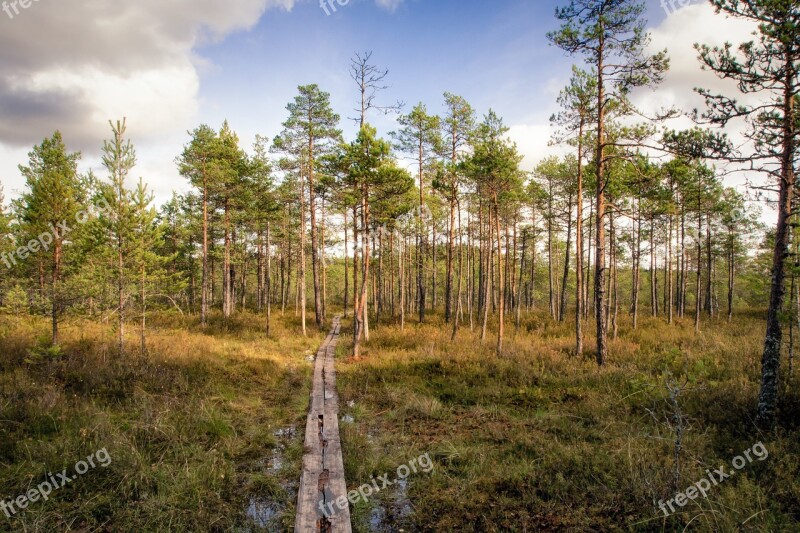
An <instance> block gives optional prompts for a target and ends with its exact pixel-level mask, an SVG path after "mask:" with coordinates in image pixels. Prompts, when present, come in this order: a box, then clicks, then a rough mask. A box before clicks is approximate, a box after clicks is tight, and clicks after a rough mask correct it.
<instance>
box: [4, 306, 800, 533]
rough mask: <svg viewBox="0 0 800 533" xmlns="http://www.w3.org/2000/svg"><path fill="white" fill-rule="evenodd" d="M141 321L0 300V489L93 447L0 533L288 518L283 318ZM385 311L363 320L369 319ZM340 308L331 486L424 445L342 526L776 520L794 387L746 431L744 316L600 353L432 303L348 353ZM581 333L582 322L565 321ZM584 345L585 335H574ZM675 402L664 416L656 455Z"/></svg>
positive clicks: (670, 525) (792, 472)
mask: <svg viewBox="0 0 800 533" xmlns="http://www.w3.org/2000/svg"><path fill="white" fill-rule="evenodd" d="M262 321H263V320H262V318H261V317H258V316H256V315H253V314H249V313H243V314H240V315H237V316H236V317H235V318H234V319H233V320H231V321H228V322H227V323H225V322H223V321H222V320H221V319H220V317H219V316H216V315H215V316H214V317H213V318H212V321H211V323H210V324H209V326H208V327H207V328H206V329H205V330H203V329H201V328H200V327H199V325H198V324H197V322H196V319H194V318H189V317H182V316H180V315H177V314H174V313H162V314H158V315H154V316H153V317H152V319H151V321H150V323H151V324H153V328H154V329H153V330H152V331H151V332H150V337H149V347H150V351H149V353H148V355H147V356H145V357H141V356H139V355H137V354H136V343H135V339H134V338H131V345H130V350H131V351H130V353H129V354H126V355H124V356H122V357H119V356H117V355H116V354H115V345H116V341H115V337H114V331H113V328H112V327H110V326H109V325H102V324H96V323H92V322H88V321H83V320H77V319H76V320H73V321H72V322H70V323H69V324H66V325H65V328H64V342H63V346H62V349H61V350H59V351H52V350H47V349H46V348H44V346H46V335H47V332H48V324H47V322H46V321H43V320H39V319H33V318H30V317H13V316H7V315H0V487H2V491H1V492H0V498H3V499H5V500H6V501H8V500H10V499H12V498H16V497H17V495H21V494H24V493H26V492H27V491H28V490H29V489H30V488H32V487H35V486H36V485H37V484H39V483H41V482H42V481H44V480H45V479H46V477H45V476H46V474H47V473H48V472H61V471H62V470H63V469H64V468H68V469H70V471H71V469H72V468H73V465H74V464H75V463H76V462H77V461H78V460H80V459H83V458H86V457H87V456H89V455H90V454H92V453H94V452H96V451H97V450H101V449H106V450H107V451H108V453H109V455H110V456H111V459H112V462H111V465H110V466H108V468H95V469H92V470H90V471H89V472H87V473H86V474H85V475H83V476H81V477H79V478H77V479H76V480H75V481H74V482H73V483H70V484H69V485H68V486H66V487H64V488H62V489H60V490H57V491H54V492H53V493H52V494H51V495H50V499H49V500H48V501H46V502H43V501H39V502H36V503H32V504H31V505H30V506H29V507H28V508H27V509H25V510H24V511H21V512H19V513H18V514H17V515H15V516H14V517H12V518H11V519H7V518H6V517H5V516H0V531H32V532H36V531H54V530H55V531H147V532H150V531H156V532H158V531H220V532H221V531H226V532H227V531H230V532H242V533H243V532H246V531H259V530H267V531H291V528H292V524H293V521H294V506H295V499H296V493H295V491H296V488H297V482H298V480H299V475H300V469H301V456H302V440H303V435H302V432H303V428H304V423H305V417H306V413H307V408H308V393H309V387H310V383H311V371H312V365H311V362H310V361H308V360H307V359H306V357H307V356H308V355H311V354H312V353H313V352H314V351H315V349H316V348H317V346H319V344H320V342H321V341H322V338H323V334H322V333H319V334H310V335H309V337H307V338H303V337H302V336H301V335H300V334H299V325H298V323H297V321H296V320H295V319H294V318H290V317H288V316H287V317H285V318H280V317H279V318H277V319H276V320H274V325H273V335H272V337H271V338H269V339H268V338H265V337H264V335H263V333H262V330H261V328H262V326H263V324H262ZM384 324H385V323H384ZM348 326H349V325H348V324H347V323H345V324H344V327H343V330H342V331H343V335H342V339H341V341H340V343H339V348H338V355H339V361H338V363H337V365H338V375H339V389H340V396H341V406H342V412H341V415H342V416H343V418H342V421H341V424H340V427H341V432H342V439H343V451H344V459H345V469H346V479H347V481H348V486H349V487H350V488H351V489H353V488H356V487H359V486H360V485H362V484H366V483H370V482H371V481H372V479H379V478H381V477H382V476H383V475H384V474H389V479H390V480H394V479H395V478H396V472H397V468H398V467H400V466H401V465H407V464H409V462H410V460H412V459H414V458H417V457H419V456H421V455H423V454H426V453H427V454H429V456H430V457H431V458H432V459H433V461H434V463H435V469H434V470H433V471H432V472H430V473H424V472H421V471H418V472H417V473H414V474H412V475H411V476H410V477H409V478H408V482H407V483H402V484H400V483H396V484H393V485H392V486H391V487H387V488H386V489H385V490H383V491H381V492H380V493H378V494H377V495H374V496H372V497H371V498H370V499H369V501H359V502H357V503H356V504H355V505H354V506H353V508H352V516H353V521H354V529H355V530H356V531H375V532H382V531H386V532H388V531H392V532H394V531H399V530H404V531H466V532H469V531H476V532H484V531H485V532H493V531H520V532H527V531H565V530H569V531H683V530H684V529H686V530H691V531H796V530H797V529H798V526H799V525H800V444H799V442H800V416H798V415H800V396H798V394H797V392H796V386H797V381H791V382H790V383H789V385H790V386H788V387H787V390H786V391H785V394H784V395H783V397H782V405H781V410H780V429H779V430H776V431H775V432H771V433H761V432H759V431H758V430H757V429H756V428H755V426H754V424H753V422H752V421H753V417H754V406H755V401H756V396H757V393H758V386H759V369H760V363H759V360H760V350H761V340H762V335H763V317H761V316H760V315H759V314H757V313H752V314H742V315H740V316H738V317H737V318H736V319H735V320H734V321H733V322H732V323H730V324H729V323H727V322H724V321H720V322H716V323H714V324H704V325H703V327H704V330H703V331H702V332H701V333H700V334H695V332H694V328H693V323H692V322H691V321H690V320H689V321H686V322H678V324H677V325H675V326H667V325H666V324H664V322H663V321H662V320H660V319H651V318H645V319H643V320H642V321H641V324H640V328H639V329H638V330H636V331H633V330H632V329H631V325H630V324H629V323H628V322H626V321H625V320H623V321H622V323H621V324H620V338H619V340H615V341H612V342H611V357H610V361H609V364H608V365H607V367H605V368H603V369H598V368H597V366H596V364H595V363H594V361H593V360H592V357H591V355H587V356H585V357H576V356H574V355H572V353H571V350H572V330H571V328H570V326H569V324H568V323H567V324H557V323H553V322H552V321H551V320H550V319H549V318H548V317H546V316H545V315H540V314H532V315H530V316H528V317H525V319H524V321H523V327H522V329H521V330H520V331H518V332H515V331H514V328H513V327H510V330H509V333H508V338H507V341H506V351H505V353H504V354H503V356H502V357H498V356H497V355H496V354H495V353H494V351H493V346H494V342H493V340H491V339H490V340H487V342H486V343H485V344H481V343H480V342H479V340H478V339H477V336H476V333H472V332H470V331H469V328H468V327H466V328H464V329H462V330H461V332H460V334H459V337H458V339H457V340H456V342H454V343H451V342H450V339H449V328H448V327H446V326H445V325H444V324H443V321H442V319H441V317H440V316H437V315H433V316H431V317H429V322H428V323H427V324H425V325H421V326H420V325H417V324H413V323H411V324H408V325H407V327H406V330H405V331H404V332H401V331H399V329H398V328H397V327H396V326H393V325H381V326H380V327H377V328H375V327H373V331H372V340H371V341H370V342H368V343H366V344H365V346H364V350H363V354H364V357H363V359H362V360H360V361H352V360H350V359H349V358H348V350H349V346H350V342H351V340H352V339H351V338H350V337H349V336H348V335H349V327H348ZM586 329H587V330H589V329H590V328H588V327H587V328H586ZM586 344H587V347H591V346H592V344H593V343H592V339H591V338H587V342H586ZM668 383H678V384H680V385H682V386H683V390H682V392H681V393H680V394H679V396H678V404H679V406H680V412H681V414H682V416H683V417H684V424H685V426H686V431H685V434H684V435H683V441H682V451H681V453H680V481H679V482H678V483H677V484H675V483H674V481H673V475H674V471H675V465H674V460H673V454H674V446H675V438H676V435H675V429H674V427H672V422H673V421H674V417H675V414H676V413H675V408H674V407H673V405H672V404H671V403H670V402H669V393H668V389H667V384H668ZM757 442H762V443H763V444H764V445H765V447H766V449H767V450H768V451H769V457H768V458H767V459H766V460H764V461H754V462H753V463H752V464H748V465H747V466H745V467H744V468H743V469H742V470H741V471H739V472H737V474H736V475H735V476H734V477H733V478H732V479H730V480H728V481H726V482H724V483H722V484H720V485H718V486H716V487H713V488H712V489H711V490H710V491H709V495H708V498H698V499H696V500H694V501H691V502H690V503H689V504H688V505H686V506H685V507H683V508H680V509H679V512H677V513H675V514H674V515H671V516H669V517H665V516H664V515H663V513H662V512H661V511H660V510H659V509H658V508H657V502H658V501H659V500H664V501H666V500H669V499H670V498H672V497H674V495H675V494H676V492H678V491H683V490H684V489H685V488H686V487H688V486H690V485H692V484H693V483H695V482H696V481H698V480H700V479H702V478H704V477H705V476H706V470H707V469H716V468H718V467H720V466H721V465H727V466H728V469H730V464H731V461H732V460H733V458H734V457H736V456H737V455H738V454H740V453H741V452H743V451H744V450H747V449H749V448H751V447H752V446H753V445H754V444H755V443H757Z"/></svg>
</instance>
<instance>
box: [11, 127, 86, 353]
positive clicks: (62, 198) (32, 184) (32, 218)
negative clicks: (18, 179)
mask: <svg viewBox="0 0 800 533" xmlns="http://www.w3.org/2000/svg"><path fill="white" fill-rule="evenodd" d="M28 158H29V163H28V166H22V165H20V167H19V169H20V172H21V173H22V175H23V176H24V177H25V185H26V191H25V192H24V193H23V194H22V198H21V201H20V205H21V209H22V212H21V217H20V218H21V221H22V223H23V224H24V225H25V231H26V232H27V233H28V234H29V235H36V236H39V237H41V240H40V242H41V243H42V246H41V249H40V250H39V251H37V252H35V253H36V254H41V255H42V256H44V257H47V264H46V268H47V269H48V270H49V273H50V276H49V281H50V308H51V313H50V317H51V324H52V344H53V345H54V346H58V341H59V338H58V321H59V318H60V316H61V313H62V311H63V310H64V307H65V305H66V302H65V301H64V294H63V293H62V289H61V284H62V282H63V274H64V272H63V267H64V264H65V260H66V259H68V255H69V252H70V249H71V242H70V238H69V236H70V232H71V231H72V229H73V228H74V227H75V225H76V217H77V216H78V215H79V214H81V202H82V200H83V199H84V194H83V191H82V187H81V183H80V179H79V177H78V168H77V167H78V161H79V159H80V153H69V152H68V151H67V147H66V145H65V144H64V140H63V138H62V137H61V133H60V132H58V131H56V132H55V133H54V134H53V136H52V137H50V138H47V139H45V140H43V141H42V143H41V144H39V145H37V146H35V147H34V148H33V150H32V151H31V152H30V153H29V154H28ZM46 241H50V242H49V243H48V244H46V245H45V244H44V243H45V242H46ZM19 259H21V260H25V257H21V256H20V257H19Z"/></svg>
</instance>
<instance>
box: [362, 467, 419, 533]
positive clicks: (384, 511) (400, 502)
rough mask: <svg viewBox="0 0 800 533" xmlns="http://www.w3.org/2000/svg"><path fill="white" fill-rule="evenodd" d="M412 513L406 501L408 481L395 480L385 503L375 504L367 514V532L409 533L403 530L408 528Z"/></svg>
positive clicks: (409, 503) (411, 508)
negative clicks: (404, 532) (400, 532)
mask: <svg viewBox="0 0 800 533" xmlns="http://www.w3.org/2000/svg"><path fill="white" fill-rule="evenodd" d="M413 513H414V507H413V506H412V505H411V500H409V499H408V480H405V479H400V480H397V483H396V484H395V485H394V487H393V490H392V493H391V494H390V495H387V501H376V502H375V507H373V508H372V510H371V511H370V513H369V530H370V531H371V532H372V533H394V532H396V531H404V530H405V531H409V529H404V528H405V527H406V526H409V522H410V519H411V515H412V514H413Z"/></svg>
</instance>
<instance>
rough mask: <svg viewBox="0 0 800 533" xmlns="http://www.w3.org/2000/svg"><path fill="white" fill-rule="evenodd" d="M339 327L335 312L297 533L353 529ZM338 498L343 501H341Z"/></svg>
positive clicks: (315, 400) (309, 431) (314, 394)
mask: <svg viewBox="0 0 800 533" xmlns="http://www.w3.org/2000/svg"><path fill="white" fill-rule="evenodd" d="M340 327H341V326H340V319H339V317H336V318H335V319H334V320H333V328H332V329H331V332H330V333H329V334H328V336H327V338H326V339H325V342H323V343H322V346H320V348H319V351H318V352H317V357H316V360H315V362H314V381H313V388H312V391H311V406H310V408H309V412H308V421H307V422H306V436H305V443H304V446H303V448H304V453H303V473H302V475H301V477H300V490H299V491H298V494H297V516H296V518H295V526H294V530H295V532H297V533H312V532H313V533H319V532H326V533H327V532H333V533H351V531H352V529H351V525H350V507H349V505H348V503H346V499H347V486H346V484H345V480H344V464H343V462H342V444H341V440H340V438H339V395H338V394H337V392H336V369H335V368H334V355H335V352H336V343H337V342H338V340H339V329H340ZM337 500H338V502H339V505H336V502H337ZM342 502H345V503H344V505H342ZM340 507H341V508H340Z"/></svg>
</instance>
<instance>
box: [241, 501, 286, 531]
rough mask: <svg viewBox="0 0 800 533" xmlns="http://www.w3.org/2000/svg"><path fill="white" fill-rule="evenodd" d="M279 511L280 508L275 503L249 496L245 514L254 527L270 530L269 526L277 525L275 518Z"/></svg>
mask: <svg viewBox="0 0 800 533" xmlns="http://www.w3.org/2000/svg"><path fill="white" fill-rule="evenodd" d="M279 513H280V509H279V507H278V506H277V505H276V504H275V503H273V502H270V501H268V500H264V499H260V498H250V505H248V507H247V513H246V514H247V518H249V519H250V520H252V521H253V523H255V525H256V527H258V528H261V529H270V531H272V527H271V526H276V525H277V524H275V519H276V518H277V517H278V514H279Z"/></svg>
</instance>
